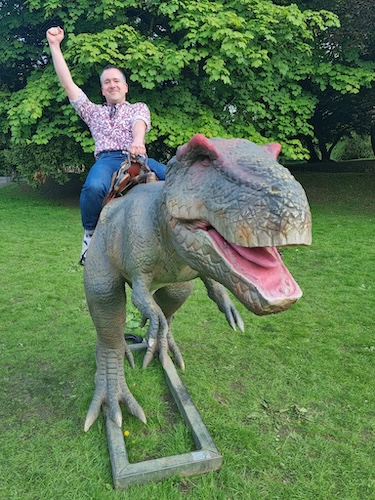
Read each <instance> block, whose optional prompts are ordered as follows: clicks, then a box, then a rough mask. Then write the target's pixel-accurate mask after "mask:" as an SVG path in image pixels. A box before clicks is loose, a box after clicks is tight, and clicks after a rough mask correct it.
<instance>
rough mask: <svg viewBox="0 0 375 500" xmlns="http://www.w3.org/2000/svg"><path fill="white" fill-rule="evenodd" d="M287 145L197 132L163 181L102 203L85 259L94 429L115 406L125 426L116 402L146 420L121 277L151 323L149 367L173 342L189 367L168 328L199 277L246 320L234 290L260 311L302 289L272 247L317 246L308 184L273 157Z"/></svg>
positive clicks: (232, 314)
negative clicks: (136, 391) (133, 382)
mask: <svg viewBox="0 0 375 500" xmlns="http://www.w3.org/2000/svg"><path fill="white" fill-rule="evenodd" d="M280 149H281V146H280V145H279V144H276V143H273V144H268V145H267V146H257V145H255V144H253V143H252V142H249V141H247V140H244V139H207V138H206V137H205V136H203V135H199V134H197V135H195V136H194V137H193V138H192V139H191V140H190V141H189V142H188V143H187V144H185V145H183V146H181V147H180V148H178V150H177V153H176V155H175V156H174V157H173V158H172V159H171V160H170V161H169V162H168V166H167V175H166V180H165V181H164V182H154V183H150V184H139V185H137V186H135V187H134V188H133V189H132V190H131V191H130V192H129V193H128V194H127V195H126V196H124V197H123V198H118V199H115V200H113V201H111V202H110V203H108V204H107V205H106V206H105V207H104V208H103V210H102V212H101V215H100V220H99V223H98V226H97V228H96V230H95V233H94V235H93V238H92V240H91V243H90V246H89V250H88V252H87V259H86V263H85V268H84V283H85V293H86V298H87V302H88V306H89V310H90V314H91V316H92V319H93V322H94V325H95V328H96V331H97V347H96V362H97V372H96V379H95V384H96V388H95V393H94V397H93V400H92V402H91V405H90V408H89V411H88V413H87V417H86V422H85V431H87V430H88V429H89V428H90V427H91V425H92V424H93V422H94V421H95V420H96V418H97V417H98V415H99V413H100V409H101V405H102V404H105V405H107V406H108V410H109V416H110V418H111V419H112V420H113V421H114V422H116V423H117V424H118V425H119V426H120V427H121V425H122V413H121V409H120V405H119V403H120V402H122V403H124V404H125V406H126V408H127V410H128V411H129V412H130V413H132V414H133V415H135V416H137V417H138V418H140V419H141V420H142V421H143V422H146V417H145V414H144V412H143V410H142V408H141V407H140V405H139V404H138V403H137V401H136V400H135V398H134V397H133V395H132V394H131V393H130V391H129V388H128V386H127V384H126V380H125V375H124V357H125V356H126V358H127V359H128V361H129V363H130V365H131V366H132V367H133V366H134V361H133V356H132V353H131V351H130V348H129V346H128V345H127V344H126V341H125V339H124V328H125V305H126V295H125V284H126V283H127V284H129V285H130V286H131V288H132V301H133V304H134V305H135V306H136V307H137V308H138V309H139V311H140V312H141V314H142V316H143V318H144V322H146V321H147V320H148V322H149V326H148V330H147V339H148V347H147V350H146V354H145V357H144V362H143V366H144V367H146V366H147V365H148V364H149V363H150V361H151V360H152V358H153V356H154V354H155V352H158V353H159V358H160V361H161V363H162V365H163V366H165V363H166V361H167V360H168V351H171V352H172V353H173V356H174V361H175V363H176V365H178V366H179V367H181V368H183V367H184V362H183V359H182V356H181V353H180V351H179V349H178V347H177V345H176V343H175V341H174V339H173V336H172V333H171V322H172V318H173V314H174V313H175V312H176V311H177V309H178V308H179V307H180V306H181V305H182V304H183V303H184V302H185V300H186V299H187V298H188V296H189V295H190V293H191V292H192V288H193V280H194V279H195V278H197V277H199V278H201V279H202V280H203V282H204V284H205V286H206V288H207V291H208V295H209V297H210V298H211V299H212V300H214V301H215V302H216V304H217V305H218V307H219V309H220V311H222V312H223V313H224V314H225V316H226V319H227V321H228V323H229V325H230V326H231V327H232V328H234V329H236V327H238V328H240V329H241V330H242V331H243V321H242V319H241V317H240V315H239V313H238V312H237V310H236V308H235V306H234V304H233V302H232V301H231V299H230V298H229V295H228V293H227V291H226V288H227V289H229V290H230V291H231V292H232V293H233V294H234V295H235V296H236V297H237V298H238V300H239V301H240V302H242V304H244V305H245V307H246V308H247V309H249V310H250V311H252V312H253V313H255V314H272V313H277V312H280V311H283V310H285V309H287V308H288V307H289V306H291V305H292V304H293V303H294V302H295V301H297V300H298V299H299V298H300V297H301V295H302V292H301V290H300V288H299V286H298V284H297V283H296V282H295V280H294V279H293V277H292V276H291V274H290V273H289V271H288V270H287V269H286V267H285V265H284V264H283V261H282V259H281V257H280V254H279V252H278V250H277V247H282V246H285V245H309V244H311V215H310V209H309V205H308V201H307V198H306V194H305V192H304V190H303V188H302V186H301V185H300V184H299V183H298V182H297V181H296V180H295V179H294V177H293V176H292V175H291V174H290V172H289V171H288V170H287V169H286V168H284V167H283V166H281V165H280V164H279V163H278V162H277V157H278V154H279V152H280Z"/></svg>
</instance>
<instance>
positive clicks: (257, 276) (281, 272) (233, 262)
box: [201, 226, 302, 300]
mask: <svg viewBox="0 0 375 500" xmlns="http://www.w3.org/2000/svg"><path fill="white" fill-rule="evenodd" d="M201 229H203V227H201ZM206 231H207V233H208V235H209V236H210V239H211V241H212V242H213V246H214V248H215V250H216V251H217V252H218V253H219V254H220V255H221V257H222V258H223V259H224V260H225V261H226V262H227V264H228V265H229V266H230V267H231V269H232V270H233V271H234V272H235V273H236V274H237V275H240V276H242V277H243V278H245V279H246V280H247V281H250V283H251V284H252V285H254V286H255V287H256V288H257V289H258V290H259V292H260V293H261V294H262V295H263V297H265V298H269V299H271V300H274V299H282V298H289V299H291V298H293V299H294V298H295V299H296V300H297V299H298V298H300V297H301V295H302V292H301V289H300V287H299V286H298V284H297V282H296V281H295V280H294V278H293V276H292V275H291V274H290V272H289V271H288V269H287V268H286V266H285V265H284V263H283V261H282V259H281V256H280V254H279V252H278V251H277V248H275V247H242V246H238V245H236V244H234V243H229V242H228V241H226V240H225V239H224V238H223V237H222V236H221V235H220V234H219V233H218V232H217V231H216V230H215V229H214V228H213V227H212V226H209V227H206Z"/></svg>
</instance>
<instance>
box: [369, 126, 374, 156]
mask: <svg viewBox="0 0 375 500" xmlns="http://www.w3.org/2000/svg"><path fill="white" fill-rule="evenodd" d="M370 136H371V146H372V151H373V153H374V155H375V123H372V124H371V129H370Z"/></svg>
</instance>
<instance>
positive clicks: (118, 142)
mask: <svg viewBox="0 0 375 500" xmlns="http://www.w3.org/2000/svg"><path fill="white" fill-rule="evenodd" d="M70 103H71V105H72V106H73V108H74V109H75V110H76V111H77V113H78V115H79V116H80V117H81V118H82V120H83V121H84V122H85V123H86V124H87V125H88V127H89V129H90V132H91V135H92V137H93V139H94V141H95V152H94V154H95V157H98V155H99V153H101V152H102V151H125V150H127V149H128V148H129V147H130V145H131V144H132V142H133V124H134V122H135V121H137V120H143V121H144V122H145V124H146V132H148V131H149V130H150V128H151V118H150V110H149V109H148V107H147V105H146V104H145V103H144V102H137V103H135V104H130V103H129V102H127V101H126V102H125V103H124V104H115V105H113V106H108V105H106V104H94V103H93V102H91V101H90V99H89V98H88V97H87V95H86V94H85V93H84V92H83V90H81V91H80V93H79V96H78V99H76V100H75V101H70Z"/></svg>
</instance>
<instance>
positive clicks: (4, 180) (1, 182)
mask: <svg viewBox="0 0 375 500" xmlns="http://www.w3.org/2000/svg"><path fill="white" fill-rule="evenodd" d="M11 182H12V178H11V177H0V187H4V186H7V185H8V184H10V183H11Z"/></svg>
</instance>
